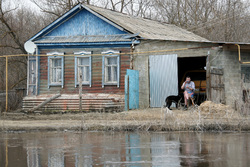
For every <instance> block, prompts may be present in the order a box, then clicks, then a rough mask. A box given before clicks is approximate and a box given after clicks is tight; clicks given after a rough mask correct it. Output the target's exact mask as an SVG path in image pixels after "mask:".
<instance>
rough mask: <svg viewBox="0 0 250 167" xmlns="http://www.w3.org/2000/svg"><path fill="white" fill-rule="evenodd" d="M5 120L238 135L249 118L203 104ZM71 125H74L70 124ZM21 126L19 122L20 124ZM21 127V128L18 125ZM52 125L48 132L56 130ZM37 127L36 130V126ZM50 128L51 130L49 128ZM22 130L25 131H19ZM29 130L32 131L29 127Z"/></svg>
mask: <svg viewBox="0 0 250 167" xmlns="http://www.w3.org/2000/svg"><path fill="white" fill-rule="evenodd" d="M2 119H4V120H16V124H17V127H18V126H19V125H18V121H24V122H25V121H26V122H27V121H31V120H32V121H34V120H35V122H34V123H36V122H37V123H39V121H40V122H42V121H44V120H46V121H48V120H53V121H51V122H53V123H56V122H58V123H60V125H61V126H62V127H64V128H68V129H73V130H113V131H117V130H119V131H121V130H126V131H136V130H140V131H149V130H151V131H206V130H213V131H226V130H228V131H241V130H250V124H249V117H246V116H244V117H243V116H241V115H240V114H238V112H235V111H234V110H232V109H231V108H229V107H228V106H225V105H222V104H214V103H212V102H205V103H203V104H202V105H201V106H199V107H198V106H196V107H191V108H190V109H189V110H187V111H183V110H172V111H169V110H167V109H166V108H148V109H143V110H131V111H124V112H114V113H103V112H91V113H77V114H70V113H67V114H52V115H43V114H36V115H34V114H33V115H32V114H23V115H19V116H13V115H12V116H6V117H5V118H3V117H2ZM72 122H73V124H72ZM19 123H20V122H19ZM20 126H21V125H20ZM53 126H54V125H51V126H50V125H49V124H48V126H47V129H51V130H55V128H54V127H53ZM38 127H39V126H38ZM48 127H50V128H48ZM22 128H23V129H25V127H22ZM29 128H31V129H32V126H30V127H29Z"/></svg>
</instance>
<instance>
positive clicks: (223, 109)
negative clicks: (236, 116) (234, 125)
mask: <svg viewBox="0 0 250 167" xmlns="http://www.w3.org/2000/svg"><path fill="white" fill-rule="evenodd" d="M199 109H200V111H201V112H202V113H208V112H209V113H214V114H216V113H218V114H225V113H227V112H233V109H232V108H231V107H230V106H228V105H224V104H216V103H214V102H212V101H205V102H203V103H202V104H201V105H200V107H199Z"/></svg>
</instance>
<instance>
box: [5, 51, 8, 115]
mask: <svg viewBox="0 0 250 167" xmlns="http://www.w3.org/2000/svg"><path fill="white" fill-rule="evenodd" d="M5 73H6V74H5V75H6V76H5V77H6V78H5V80H6V81H5V83H6V85H5V86H6V91H5V93H6V105H5V112H7V110H8V57H7V56H6V71H5Z"/></svg>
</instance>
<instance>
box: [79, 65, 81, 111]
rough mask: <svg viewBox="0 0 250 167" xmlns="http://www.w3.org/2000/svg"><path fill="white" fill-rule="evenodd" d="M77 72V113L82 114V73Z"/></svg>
mask: <svg viewBox="0 0 250 167" xmlns="http://www.w3.org/2000/svg"><path fill="white" fill-rule="evenodd" d="M79 72H80V73H79V112H82V71H81V70H79Z"/></svg>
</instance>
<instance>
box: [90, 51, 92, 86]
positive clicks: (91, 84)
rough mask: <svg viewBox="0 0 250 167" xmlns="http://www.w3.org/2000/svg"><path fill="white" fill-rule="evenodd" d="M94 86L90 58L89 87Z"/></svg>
mask: <svg viewBox="0 0 250 167" xmlns="http://www.w3.org/2000/svg"><path fill="white" fill-rule="evenodd" d="M91 86H92V57H91V56H90V57H89V87H91Z"/></svg>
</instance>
